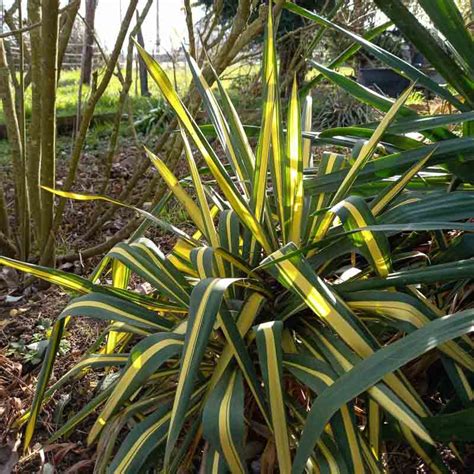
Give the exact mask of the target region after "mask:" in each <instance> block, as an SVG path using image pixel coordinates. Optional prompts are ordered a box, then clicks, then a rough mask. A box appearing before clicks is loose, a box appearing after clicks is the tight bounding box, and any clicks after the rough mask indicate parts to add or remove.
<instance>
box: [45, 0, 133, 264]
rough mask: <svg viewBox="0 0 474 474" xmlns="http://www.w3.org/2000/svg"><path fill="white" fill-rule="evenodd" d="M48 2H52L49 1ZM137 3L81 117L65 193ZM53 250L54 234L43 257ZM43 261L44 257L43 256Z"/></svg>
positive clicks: (58, 220)
mask: <svg viewBox="0 0 474 474" xmlns="http://www.w3.org/2000/svg"><path fill="white" fill-rule="evenodd" d="M43 1H44V0H43ZM48 1H51V0H48ZM137 3H138V0H130V3H129V5H128V9H127V13H126V14H125V17H124V19H123V21H122V24H121V27H120V31H119V33H118V36H117V39H116V41H115V46H114V49H113V51H112V54H111V55H110V58H109V61H108V63H107V67H106V68H105V72H104V74H103V76H102V77H101V80H100V82H99V84H98V86H97V89H96V90H95V91H94V92H93V94H92V95H91V96H90V97H89V100H88V102H87V104H86V107H85V109H84V113H83V114H82V116H81V123H80V126H79V130H78V133H77V136H76V139H75V141H74V146H73V149H72V152H71V160H70V164H69V170H68V173H67V176H66V181H65V183H64V190H65V191H69V190H70V189H71V187H72V185H73V183H74V179H75V176H76V171H77V167H78V165H79V160H80V157H81V153H82V149H83V146H84V143H85V140H86V135H87V131H88V129H89V125H90V123H91V120H92V116H93V114H94V110H95V106H96V105H97V102H98V101H99V99H100V98H101V97H102V95H103V94H104V92H105V90H106V88H107V86H108V85H109V82H110V79H111V78H112V75H113V72H114V70H115V67H116V65H117V61H118V59H119V56H120V51H121V50H122V45H123V41H124V39H125V36H126V34H127V31H128V27H129V26H130V22H131V20H132V18H133V13H134V11H135V9H136V8H137ZM43 21H44V20H43ZM65 205H66V199H64V198H61V199H59V202H58V207H57V209H56V214H55V216H54V225H53V231H55V230H56V229H57V228H58V227H59V225H60V224H61V221H62V217H63V216H62V214H63V211H64V206H65ZM53 248H54V235H53V233H51V234H50V238H49V242H48V244H47V246H46V249H45V251H44V252H43V255H46V256H47V255H49V254H50V253H51V252H52V249H53ZM42 259H43V256H42ZM40 261H41V263H44V262H43V261H42V260H40Z"/></svg>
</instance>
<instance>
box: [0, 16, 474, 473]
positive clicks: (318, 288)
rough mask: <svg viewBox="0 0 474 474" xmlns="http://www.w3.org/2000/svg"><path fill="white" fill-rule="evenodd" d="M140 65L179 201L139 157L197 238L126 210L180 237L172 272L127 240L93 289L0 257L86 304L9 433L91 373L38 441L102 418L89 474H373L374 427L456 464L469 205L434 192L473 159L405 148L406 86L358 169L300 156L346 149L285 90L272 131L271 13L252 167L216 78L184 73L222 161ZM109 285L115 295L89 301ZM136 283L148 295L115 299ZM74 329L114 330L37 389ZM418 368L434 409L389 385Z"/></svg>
mask: <svg viewBox="0 0 474 474" xmlns="http://www.w3.org/2000/svg"><path fill="white" fill-rule="evenodd" d="M137 48H138V49H139V52H140V54H141V56H142V58H143V60H144V61H145V63H146V64H147V67H148V70H149V72H150V75H151V76H152V77H153V79H154V80H155V81H156V83H157V84H158V87H159V88H160V90H161V92H162V94H163V96H164V97H165V99H166V100H167V101H168V103H169V105H170V106H171V108H172V109H173V110H174V112H175V113H176V115H177V117H178V119H179V125H180V133H181V136H182V139H183V141H184V145H185V158H186V160H187V164H188V166H189V171H190V179H191V180H192V183H193V195H191V194H190V193H188V191H187V190H186V188H185V186H184V185H183V183H182V182H180V180H178V179H177V178H176V177H175V176H174V174H173V172H172V170H170V169H168V168H167V166H166V165H165V163H163V162H162V161H161V160H160V159H159V158H158V157H157V156H155V155H154V154H153V153H152V152H151V151H147V152H148V155H149V157H150V159H151V160H152V162H153V164H154V165H155V167H156V169H157V170H158V172H159V173H160V175H161V176H162V178H163V179H164V181H165V182H166V183H167V185H168V186H169V188H170V191H171V193H172V194H173V195H174V197H175V198H176V199H177V200H178V201H179V202H180V203H181V204H182V205H183V207H184V208H185V210H186V211H187V212H188V214H189V216H190V218H191V219H192V220H193V222H194V224H195V227H196V233H195V234H194V235H192V236H190V235H187V234H186V233H185V232H183V231H181V230H179V229H177V228H175V227H174V226H173V225H171V224H169V223H166V222H164V221H162V220H161V219H160V218H159V217H156V215H157V211H158V210H159V208H160V206H161V205H160V206H158V208H156V209H154V212H153V213H149V212H147V211H142V210H138V211H139V212H141V213H142V214H143V215H144V216H145V217H146V218H147V219H148V222H151V223H154V224H156V225H158V226H159V227H161V228H162V229H164V230H165V231H167V232H171V233H173V234H174V235H175V236H176V237H177V243H176V245H175V247H174V249H173V250H172V252H170V253H169V254H168V255H164V254H163V252H162V251H161V250H160V249H159V247H158V246H157V245H155V244H154V243H153V242H151V241H150V240H148V239H145V238H131V239H129V241H128V242H124V243H121V244H119V245H117V246H116V247H115V248H113V249H112V250H111V251H110V252H109V254H108V255H107V256H106V257H105V258H104V260H103V261H102V263H101V265H99V267H98V268H97V270H96V272H94V275H92V276H91V278H90V279H89V280H87V279H84V278H81V277H79V276H76V275H70V274H67V273H65V272H61V271H59V270H52V269H47V268H44V267H39V266H35V265H32V264H27V263H21V262H17V261H14V260H11V259H6V258H2V259H1V260H0V263H2V264H5V265H9V266H12V267H15V268H17V269H20V270H22V271H25V272H29V273H32V274H34V275H36V276H38V277H41V278H44V279H46V280H48V281H51V282H54V283H56V284H59V285H61V286H63V287H64V288H67V289H69V290H71V291H73V292H74V293H78V294H80V295H81V296H78V297H75V298H74V299H72V301H71V302H70V303H69V304H68V305H67V307H66V308H65V309H64V310H63V311H62V312H61V314H60V315H59V317H58V319H57V322H56V324H55V326H54V330H53V332H52V335H51V342H50V346H49V349H48V352H47V355H46V359H45V361H44V364H43V367H42V371H41V374H40V377H39V381H38V387H37V391H36V396H35V398H34V401H33V405H32V407H31V410H30V411H29V412H28V413H27V414H26V415H25V416H24V417H23V419H22V420H19V422H18V425H21V424H22V423H24V422H26V423H27V424H26V431H25V439H24V444H25V447H27V446H28V445H29V443H30V441H31V439H32V435H33V431H34V427H35V425H36V422H37V419H38V416H39V413H40V409H41V406H42V404H43V403H45V402H46V401H47V400H49V399H50V398H51V397H52V396H53V394H54V393H55V392H56V391H57V390H58V389H59V388H60V387H62V386H63V385H64V384H66V383H68V382H69V381H70V380H71V379H74V378H75V377H78V376H81V375H82V374H84V372H85V371H86V370H96V369H99V370H103V369H104V368H106V369H107V382H108V383H107V384H106V385H104V386H103V387H102V389H100V390H98V391H97V393H96V394H95V396H94V398H93V399H92V400H91V401H90V402H89V403H87V405H85V406H84V407H83V409H81V410H80V411H79V412H77V413H74V414H72V415H71V417H70V418H69V419H68V421H67V422H66V423H65V424H64V426H62V427H60V428H59V430H58V431H57V432H56V433H55V434H54V435H53V437H52V439H51V440H52V441H54V440H57V439H58V438H60V437H63V436H67V434H68V433H70V432H71V430H73V429H74V428H75V427H76V426H77V425H78V424H79V423H81V422H82V421H83V420H84V419H85V418H86V417H88V416H92V415H93V414H94V413H96V412H98V414H97V417H96V420H95V423H94V424H93V426H92V428H91V430H90V432H89V435H88V442H89V443H97V445H98V456H97V465H96V470H97V471H98V472H102V471H106V472H110V473H121V472H129V473H136V472H146V471H147V470H152V471H153V470H157V471H162V472H166V473H168V472H176V471H177V470H178V469H182V470H186V469H188V470H189V471H190V472H198V470H199V469H202V470H203V471H202V472H228V471H230V472H233V473H234V472H246V471H248V470H249V466H250V464H251V463H252V462H257V467H256V466H253V468H254V469H260V470H261V471H262V472H265V470H267V469H273V468H274V466H273V465H274V464H277V465H278V469H279V471H280V472H282V473H289V472H294V473H300V472H303V471H305V470H306V471H307V472H330V473H337V472H342V473H344V472H347V473H352V472H354V473H361V472H381V471H382V470H383V469H384V465H383V463H384V462H386V461H387V458H386V456H385V457H384V453H385V446H386V442H387V439H388V435H387V430H383V429H382V428H384V427H385V428H387V427H389V428H390V433H391V434H390V436H391V437H392V439H393V437H395V438H396V439H398V440H400V439H401V440H403V442H404V443H406V445H407V446H411V447H412V448H413V449H414V450H415V452H416V454H417V455H418V456H419V457H420V458H422V460H423V461H424V463H425V464H426V465H427V466H429V468H430V469H431V470H432V471H433V472H445V471H446V470H447V468H446V466H445V464H444V463H443V460H442V458H441V456H440V454H439V453H440V449H439V448H440V447H441V445H440V443H443V445H444V446H448V447H449V449H450V450H451V452H452V453H453V455H454V456H457V457H461V456H462V446H458V445H454V444H452V443H451V441H452V440H454V439H457V440H463V439H465V434H464V433H465V432H466V431H465V430H463V428H462V424H463V423H464V424H465V423H466V420H468V419H469V416H470V415H472V410H473V409H472V407H471V405H472V398H473V395H472V389H471V385H470V380H471V378H472V377H471V376H472V370H473V369H474V358H473V354H472V347H473V344H472V341H471V340H470V339H469V337H468V336H466V334H467V333H468V332H470V331H471V330H472V329H473V327H474V310H473V309H472V308H471V309H469V307H468V306H467V304H465V299H467V295H468V289H467V282H468V280H469V279H470V278H472V276H473V274H474V259H472V258H471V256H472V239H470V237H471V236H470V235H469V234H468V232H469V231H472V230H474V225H473V224H471V223H469V222H468V220H469V219H470V218H471V217H472V209H473V207H472V206H473V203H474V195H473V193H472V188H471V187H470V186H468V185H463V186H461V187H460V188H458V190H457V191H455V192H447V191H449V190H450V189H449V183H450V180H451V175H450V173H447V172H446V171H445V170H444V169H442V168H439V167H438V165H440V164H443V165H446V166H447V165H449V164H453V163H457V161H458V160H459V159H460V158H459V157H460V156H462V157H463V159H465V160H472V151H473V143H472V139H470V138H452V139H447V140H445V141H443V142H442V143H439V144H436V143H434V142H433V143H426V142H425V141H423V140H415V139H414V138H411V137H407V136H406V133H408V132H410V131H413V130H415V129H416V125H414V124H413V120H412V121H411V122H408V123H409V124H410V125H407V124H406V122H404V121H401V120H396V119H397V118H398V117H399V116H403V115H404V113H405V112H406V111H408V110H409V109H407V108H404V105H403V104H404V102H405V100H406V99H407V97H408V96H409V95H410V93H411V90H412V89H411V88H410V89H409V90H407V91H406V92H405V93H404V94H403V95H402V96H401V97H400V98H399V99H398V100H397V101H396V102H395V103H393V104H390V107H388V112H387V114H386V116H385V118H384V119H383V120H382V121H381V122H380V123H379V124H378V125H377V126H376V127H375V129H374V130H371V133H370V134H368V135H367V141H365V142H363V143H357V144H356V146H354V150H353V151H352V153H351V152H349V153H335V152H324V153H322V154H313V153H312V151H314V149H312V147H311V138H314V139H315V140H314V141H315V143H316V144H317V145H319V144H321V143H323V144H325V143H330V144H336V145H337V146H340V147H346V148H347V147H349V148H352V147H353V145H354V144H355V142H354V140H353V139H348V138H346V137H338V136H332V135H329V137H324V136H322V135H318V136H316V137H314V136H313V135H312V134H311V128H312V127H311V104H310V99H306V100H305V107H304V110H303V111H302V110H301V109H300V103H299V97H298V88H297V85H296V84H294V86H293V91H292V95H291V99H290V101H289V104H288V112H287V119H286V127H284V125H283V124H284V120H283V118H282V108H281V104H280V98H279V96H280V95H279V90H278V70H277V60H276V52H275V45H274V33H273V24H272V18H271V15H270V16H269V19H268V25H267V31H266V38H265V53H264V65H263V84H264V97H263V102H262V121H261V127H260V133H259V137H258V144H257V146H256V150H255V152H254V151H253V150H252V147H251V145H250V142H249V140H248V138H247V135H246V131H245V127H244V126H243V125H242V123H241V121H240V120H239V117H238V114H237V113H236V110H235V108H234V106H233V104H232V103H231V101H230V99H229V96H228V94H227V92H226V90H225V88H224V87H222V84H221V83H220V82H219V81H217V89H218V92H219V96H220V97H219V100H218V98H217V97H216V94H215V93H214V91H213V90H211V89H210V88H209V87H208V86H207V84H206V81H205V79H204V77H203V75H202V74H201V72H200V70H199V68H198V66H197V65H196V63H195V62H194V60H193V58H191V57H188V58H187V59H188V62H189V66H190V69H191V71H192V74H193V79H194V83H195V85H196V87H197V88H198V89H199V91H200V92H201V95H202V99H203V103H204V105H205V108H206V110H207V112H208V116H209V118H210V120H211V123H212V129H213V130H214V133H215V136H216V137H217V139H218V140H219V142H220V143H221V145H222V146H223V149H224V150H225V153H226V158H225V161H223V160H221V159H220V158H219V157H218V156H217V154H216V152H215V150H214V148H213V146H212V145H211V143H210V142H209V141H208V139H207V138H206V135H205V133H204V131H203V130H207V131H209V127H202V128H201V127H199V126H198V125H197V124H196V122H195V120H194V119H193V117H192V116H190V114H189V113H188V111H187V109H186V107H185V106H184V105H183V103H182V102H181V100H180V98H179V97H178V95H177V93H176V91H175V90H174V89H173V86H172V84H171V82H170V81H169V80H168V78H167V77H166V75H165V73H164V71H163V69H162V68H161V67H160V65H159V64H157V63H156V62H155V61H154V60H153V58H152V57H151V56H150V55H148V53H147V52H146V51H144V50H143V49H142V48H140V47H139V46H137ZM387 103H389V102H388V101H387ZM404 111H405V112H404ZM430 120H431V121H429V125H428V126H427V125H426V124H425V125H421V127H422V128H421V129H422V130H423V131H424V132H426V133H427V134H430V136H434V135H435V134H438V133H440V134H441V133H445V132H446V133H448V130H447V129H445V128H442V127H443V126H444V125H446V123H453V122H455V121H456V119H455V118H452V117H451V118H450V119H449V120H445V118H444V117H441V118H439V119H438V121H436V120H435V119H433V118H432V119H430ZM415 122H416V120H415ZM440 122H441V123H440ZM409 127H411V128H409ZM191 145H194V147H195V148H196V149H197V151H198V152H199V154H200V156H201V157H202V159H203V163H204V166H203V167H201V168H199V167H198V165H197V163H196V161H195V157H194V155H193V152H192V148H191ZM342 149H343V148H341V150H342ZM54 192H56V193H57V194H61V195H63V196H66V197H70V198H76V199H108V198H105V197H102V196H98V197H97V196H95V197H94V196H88V195H81V194H73V193H63V192H61V191H54ZM162 204H163V203H162ZM142 230H143V229H142ZM135 237H136V236H135ZM460 256H464V257H465V258H464V259H463V260H460ZM108 271H111V274H112V283H113V284H112V285H106V284H101V283H100V281H101V278H102V277H103V275H105V274H106V273H107V272H108ZM132 274H134V275H136V276H138V277H139V278H140V279H142V280H145V281H147V282H148V283H149V284H150V285H151V287H152V288H153V291H152V292H151V293H150V294H148V295H142V294H138V293H135V292H133V291H131V290H130V289H128V288H129V282H130V278H131V275H132ZM466 307H467V308H468V309H465V308H466ZM463 309H464V310H463ZM446 314H449V315H447V316H446ZM71 317H91V318H98V319H102V320H106V321H109V323H110V325H109V327H108V329H107V330H106V331H105V332H104V337H103V338H101V339H100V340H99V341H97V344H96V345H95V346H94V347H93V348H91V349H90V351H88V353H87V354H85V355H84V357H83V359H82V360H81V361H80V362H79V363H78V364H77V365H76V366H75V367H74V368H73V369H71V370H70V371H69V372H68V373H67V374H66V375H64V376H63V377H62V378H60V379H59V380H58V381H56V382H55V383H54V384H53V385H52V386H50V387H49V388H48V381H49V379H50V376H51V373H52V370H53V364H54V359H55V356H56V351H57V348H58V344H59V341H60V339H61V337H62V334H63V331H64V328H65V326H66V324H67V322H68V320H69V318H71ZM435 348H436V349H435ZM432 349H435V350H434V351H432V352H431V353H430V356H429V357H421V358H419V357H420V356H423V354H425V353H426V352H428V351H430V350H432ZM415 358H419V360H418V361H417V367H418V370H419V371H420V370H422V371H427V370H428V369H429V368H430V367H432V366H433V365H434V366H436V367H437V370H438V373H437V382H438V385H437V387H436V388H435V389H432V390H433V392H431V393H428V394H420V393H418V392H417V389H416V385H413V384H412V382H411V381H410V379H409V377H407V374H406V373H404V372H403V371H402V370H401V368H402V367H403V366H404V365H405V364H407V363H408V362H410V361H412V360H413V359H415ZM435 392H436V395H437V396H438V397H443V399H444V400H448V399H449V402H450V411H449V412H447V413H449V414H443V413H440V409H438V410H435V411H433V406H431V407H428V406H427V403H426V401H427V400H428V399H429V398H430V397H431V396H434V395H435ZM422 395H425V396H424V397H422ZM453 412H454V413H453ZM441 426H442V427H443V429H442V430H441ZM120 433H124V435H123V437H121V438H120V439H121V441H120V443H119V442H118V441H117V439H118V436H119V434H120Z"/></svg>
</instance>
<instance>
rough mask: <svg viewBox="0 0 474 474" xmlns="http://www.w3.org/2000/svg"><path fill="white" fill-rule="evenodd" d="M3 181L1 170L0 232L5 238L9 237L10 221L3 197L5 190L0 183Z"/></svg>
mask: <svg viewBox="0 0 474 474" xmlns="http://www.w3.org/2000/svg"><path fill="white" fill-rule="evenodd" d="M4 182H5V177H4V176H3V172H1V171H0V232H2V233H3V235H4V236H5V237H6V238H9V237H10V223H9V221H8V209H7V200H6V198H5V190H4V189H3V186H2V184H3V183H4Z"/></svg>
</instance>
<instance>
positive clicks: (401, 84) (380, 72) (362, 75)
mask: <svg viewBox="0 0 474 474" xmlns="http://www.w3.org/2000/svg"><path fill="white" fill-rule="evenodd" d="M358 82H359V83H360V84H362V85H364V86H366V87H370V88H371V89H374V90H376V91H378V92H382V93H383V94H385V95H388V96H390V97H398V96H399V95H400V94H401V93H402V92H403V91H404V90H405V89H406V88H407V87H408V86H409V85H410V81H409V80H408V79H405V78H404V77H402V76H400V74H397V73H396V72H394V71H392V70H391V69H388V68H360V70H359V77H358Z"/></svg>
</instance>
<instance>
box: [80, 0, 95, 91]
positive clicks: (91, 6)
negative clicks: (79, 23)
mask: <svg viewBox="0 0 474 474" xmlns="http://www.w3.org/2000/svg"><path fill="white" fill-rule="evenodd" d="M96 8H97V0H86V16H85V18H86V23H87V25H86V31H85V34H84V48H83V53H82V54H83V58H84V59H83V61H84V62H83V64H82V83H83V84H87V85H89V86H90V84H91V77H92V65H93V59H94V23H95V10H96Z"/></svg>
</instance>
